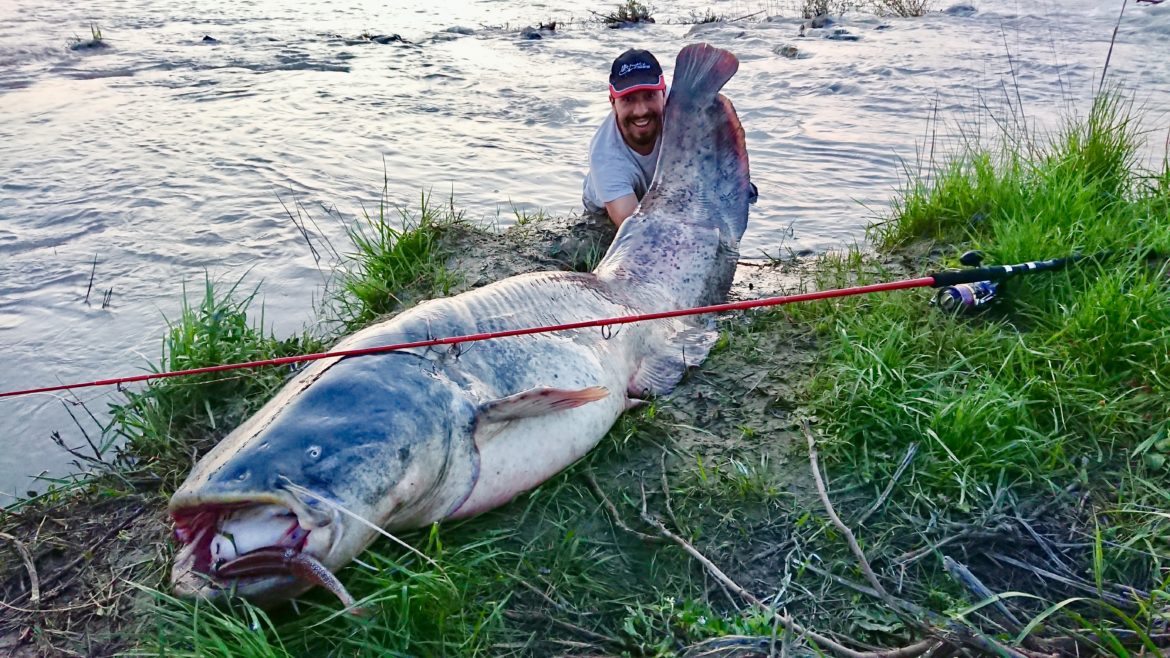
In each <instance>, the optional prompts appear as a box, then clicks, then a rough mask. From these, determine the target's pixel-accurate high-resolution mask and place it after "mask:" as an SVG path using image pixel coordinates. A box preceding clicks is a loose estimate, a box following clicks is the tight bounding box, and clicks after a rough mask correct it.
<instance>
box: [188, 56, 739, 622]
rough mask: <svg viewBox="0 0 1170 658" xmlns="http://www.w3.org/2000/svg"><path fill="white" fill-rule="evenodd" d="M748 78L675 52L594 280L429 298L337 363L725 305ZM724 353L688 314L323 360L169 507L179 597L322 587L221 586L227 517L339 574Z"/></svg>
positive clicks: (489, 502) (573, 447) (724, 65)
mask: <svg viewBox="0 0 1170 658" xmlns="http://www.w3.org/2000/svg"><path fill="white" fill-rule="evenodd" d="M736 66H737V63H736V60H735V58H734V56H732V55H731V54H730V53H727V52H725V51H720V50H718V49H715V48H712V47H711V46H707V45H705V44H703V45H697V46H689V47H688V48H686V49H684V51H683V52H682V53H680V55H679V62H678V65H677V66H676V76H675V83H674V88H673V91H672V94H671V98H670V100H669V102H668V104H667V109H666V121H665V126H666V129H665V132H664V134H663V144H662V148H661V156H660V158H661V159H660V164H659V167H658V174H657V178H656V179H655V181H654V183H653V184H652V185H651V189H650V191H649V193H648V194H647V196H646V198H645V199H644V200H643V203H642V205H641V207H640V209H639V210H638V212H636V213H635V214H634V215H633V216H632V217H631V218H629V219H627V220H626V222H625V223H624V224H623V225H622V228H621V230H620V231H619V233H618V235H617V238H616V239H615V242H614V245H613V247H612V248H611V250H610V252H609V253H608V255H607V256H606V258H605V260H604V261H603V262H602V264H601V265H599V267H598V268H597V270H596V272H595V273H568V272H542V273H535V274H527V275H521V276H516V277H511V278H509V279H506V280H503V281H500V282H497V283H495V284H492V285H489V286H485V287H483V288H480V289H478V290H473V291H470V292H466V293H463V294H460V295H457V296H454V297H450V298H445V299H437V300H432V301H429V302H425V303H423V304H420V305H418V306H416V307H414V308H412V309H410V310H407V311H405V312H403V313H402V314H400V315H398V316H397V317H395V318H393V319H390V320H387V321H385V322H382V323H380V324H377V325H374V326H372V327H369V328H367V329H364V330H362V331H359V332H357V333H356V334H354V335H352V336H350V337H349V338H347V339H346V340H344V341H342V342H341V343H340V344H338V345H337V346H336V349H339V350H345V349H358V348H362V347H370V346H377V345H386V344H391V343H398V342H411V341H419V340H426V339H430V338H435V337H443V336H457V335H464V334H472V333H481V332H489V331H499V330H506V329H516V328H522V327H531V326H539V325H551V324H560V323H568V322H575V321H580V320H586V319H595V318H604V317H615V316H624V315H631V314H635V313H642V312H647V311H656V310H663V309H666V308H682V307H686V306H690V305H694V304H700V303H710V302H714V301H719V300H721V299H723V298H724V296H725V295H726V292H727V287H728V285H729V284H730V280H731V274H732V273H733V272H734V266H735V257H736V251H737V245H738V241H739V238H740V237H741V236H742V234H743V231H744V227H745V226H746V220H747V189H748V181H747V155H746V149H745V148H744V143H743V131H742V129H741V128H740V126H739V122H738V120H737V119H736V118H735V113H734V110H733V109H732V108H731V105H730V103H728V102H727V101H726V99H724V98H722V97H721V96H718V95H717V92H718V90H719V89H720V88H721V87H722V86H723V84H724V83H725V82H726V81H727V79H729V78H730V77H731V75H733V74H734V73H735V69H736ZM713 339H714V335H713V334H712V333H711V332H710V331H708V330H707V329H706V326H705V324H703V323H702V322H695V321H691V320H678V319H674V320H660V321H654V322H640V323H634V324H627V325H621V326H617V327H613V328H611V329H605V330H603V329H600V328H592V329H581V330H572V331H562V332H555V333H542V334H535V335H528V336H515V337H509V338H502V339H494V340H489V341H481V342H475V343H469V344H462V345H457V346H439V347H434V348H417V349H412V350H407V351H400V352H392V353H385V354H377V355H370V356H363V357H352V358H335V359H328V360H324V361H320V362H317V363H315V364H314V365H312V366H310V367H309V368H306V370H305V371H304V372H302V373H300V374H299V375H298V376H297V377H296V378H294V379H293V381H291V382H289V384H287V385H286V386H285V388H284V389H282V391H281V392H280V393H279V394H278V395H277V396H276V397H275V398H274V399H273V400H272V401H270V402H269V403H268V404H266V405H265V406H264V407H263V408H262V409H261V410H260V411H259V412H257V414H256V415H255V416H253V417H252V418H251V419H249V421H248V422H246V423H245V424H244V425H242V426H241V427H240V428H238V429H237V430H236V431H235V432H233V433H232V434H230V435H229V436H228V437H227V438H225V439H224V440H223V441H222V442H220V444H219V445H217V446H216V447H215V448H214V449H212V450H211V451H210V452H209V453H208V454H207V455H206V456H205V457H204V458H203V459H201V460H200V461H199V462H198V463H197V464H196V466H195V468H194V469H193V471H192V473H191V474H190V476H189V477H188V478H187V480H186V481H185V482H184V483H183V485H182V486H181V487H180V488H179V490H178V491H176V492H175V494H174V496H173V497H172V499H171V503H170V511H171V514H172V516H173V517H174V518H175V520H176V524H177V528H179V529H180V530H181V532H183V533H185V535H186V536H187V539H185V541H186V542H187V544H186V545H185V547H184V549H183V550H182V551H181V552H180V555H179V557H178V558H176V562H175V567H174V570H173V572H172V582H173V584H174V586H175V590H176V592H178V593H180V594H183V595H201V596H217V595H219V594H222V593H223V592H224V591H225V590H226V589H227V588H235V591H237V592H238V593H240V594H243V595H245V596H249V597H251V598H253V599H255V600H257V601H260V602H262V603H266V602H272V601H277V600H280V599H282V598H286V597H288V596H293V595H295V594H297V593H299V592H301V591H303V590H304V589H306V588H307V587H308V585H307V584H305V583H304V582H300V581H297V580H296V579H295V578H293V577H292V576H291V575H274V576H266V577H263V578H255V579H247V580H240V581H236V582H231V583H215V582H212V581H211V579H209V578H208V577H207V575H206V573H204V572H205V570H206V569H207V568H208V566H207V562H208V559H207V556H206V555H204V554H203V553H202V552H201V550H202V549H201V548H200V547H201V546H202V543H201V542H202V541H205V540H201V539H198V537H204V538H206V537H207V536H208V535H206V534H201V533H206V532H211V533H214V532H216V528H215V527H214V525H209V524H213V523H214V522H215V521H214V519H217V518H219V517H218V516H216V515H218V514H221V513H222V511H217V510H223V509H225V508H231V507H232V506H238V505H252V504H277V505H283V506H285V507H287V508H288V509H289V510H291V512H293V513H295V515H296V517H295V518H296V522H297V523H299V524H300V526H301V527H302V528H303V529H306V530H308V534H307V535H306V536H307V539H306V540H305V544H304V546H303V548H302V549H301V550H303V551H304V552H305V553H306V554H308V555H309V556H311V557H312V558H314V559H316V560H319V561H320V563H321V564H323V565H324V566H325V567H326V568H328V569H330V570H337V569H339V568H340V567H342V566H344V565H345V564H346V563H348V562H349V561H350V560H352V559H353V558H354V557H356V556H357V555H358V554H359V553H360V552H361V551H362V550H364V549H365V548H366V547H367V546H368V545H369V544H370V543H371V542H372V541H373V540H374V539H375V538H376V536H377V534H376V531H375V530H374V529H372V528H370V527H367V526H366V525H364V524H362V523H355V522H353V521H352V520H351V519H350V518H349V515H351V514H352V515H357V516H360V517H361V518H363V519H366V520H368V521H369V522H371V523H372V524H375V525H377V526H379V527H382V528H386V529H389V530H394V529H401V528H413V527H420V526H425V525H427V524H430V523H432V522H434V521H439V520H442V519H445V518H453V517H454V518H458V517H466V516H471V515H474V514H478V513H480V512H483V511H486V510H488V509H491V508H493V507H496V506H498V505H501V504H504V503H506V502H507V501H509V500H510V499H512V498H513V497H514V496H516V495H517V494H519V493H522V492H524V491H527V490H529V489H531V488H533V487H535V486H537V485H538V484H540V483H541V482H543V481H545V480H547V479H548V478H550V477H552V476H553V475H555V474H556V473H558V472H560V471H561V470H562V469H564V468H565V467H567V466H569V465H570V464H572V463H573V462H574V461H576V460H578V459H580V458H581V457H582V456H584V455H585V454H586V453H587V452H588V451H589V450H590V449H591V448H593V447H594V446H595V445H596V444H597V443H598V442H599V441H600V440H601V438H602V437H604V436H605V434H606V432H607V431H608V430H609V428H610V427H611V426H612V425H613V423H614V421H616V419H617V418H618V416H619V415H620V414H621V413H622V412H623V411H624V410H625V409H626V408H627V406H628V404H629V398H628V397H627V395H628V394H632V395H640V394H643V393H656V394H662V393H666V392H669V391H670V389H671V388H673V386H674V385H675V383H677V381H678V380H679V378H681V377H682V375H683V373H684V371H685V369H686V368H687V367H688V366H691V365H695V364H697V363H699V362H701V361H702V359H703V358H704V357H705V356H706V353H707V350H708V349H709V348H710V345H711V342H712V341H713ZM339 508H344V510H345V514H342V513H340V512H339ZM209 515H210V516H209ZM208 518H210V519H213V520H212V521H207V519H208ZM193 536H194V537H197V538H196V539H192V538H191V537H193ZM298 536H299V535H298Z"/></svg>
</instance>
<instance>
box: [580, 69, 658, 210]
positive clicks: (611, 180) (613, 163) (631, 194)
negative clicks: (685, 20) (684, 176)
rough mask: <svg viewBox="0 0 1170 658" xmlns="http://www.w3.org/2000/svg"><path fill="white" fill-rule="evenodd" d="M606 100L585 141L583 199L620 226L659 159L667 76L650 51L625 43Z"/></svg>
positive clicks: (632, 207) (652, 173)
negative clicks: (589, 138) (597, 122)
mask: <svg viewBox="0 0 1170 658" xmlns="http://www.w3.org/2000/svg"><path fill="white" fill-rule="evenodd" d="M609 105H610V107H612V108H613V112H611V113H610V114H609V115H608V116H606V118H605V121H603V122H602V123H601V126H599V127H598V128H597V132H596V133H595V134H594V135H593V141H592V142H590V143H589V173H588V174H587V175H586V176H585V183H584V186H583V190H582V201H583V202H584V204H585V209H586V210H588V211H589V212H591V213H595V214H605V215H608V216H609V218H610V220H611V221H613V223H614V225H615V226H621V224H622V222H623V221H625V219H626V218H627V217H629V216H630V215H632V214H634V209H636V208H637V207H638V202H639V201H641V199H642V197H643V196H645V194H646V190H648V189H650V182H651V181H652V180H654V168H655V166H656V165H657V164H658V142H659V138H660V137H661V136H662V112H663V109H664V108H665V107H666V78H665V76H663V75H662V67H661V66H660V65H659V64H658V60H657V59H655V58H654V55H651V54H650V53H649V52H647V51H645V50H635V49H630V50H627V51H626V52H624V53H622V54H621V55H619V56H618V58H617V59H615V60H614V61H613V66H611V67H610V72H609Z"/></svg>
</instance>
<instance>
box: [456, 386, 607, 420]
mask: <svg viewBox="0 0 1170 658" xmlns="http://www.w3.org/2000/svg"><path fill="white" fill-rule="evenodd" d="M608 395H609V389H608V388H606V387H604V386H590V387H588V388H582V389H580V390H570V389H564V388H547V387H541V388H530V389H528V390H527V391H521V392H520V393H517V394H515V395H509V396H508V397H506V398H500V399H498V400H492V401H490V402H485V403H483V404H482V405H480V407H479V412H480V414H482V416H481V417H482V418H483V419H484V420H486V421H490V422H499V421H504V420H515V419H517V418H530V417H532V416H542V415H544V414H549V413H552V412H554V411H562V410H564V409H573V408H575V407H579V406H581V405H583V404H589V403H590V402H596V401H598V400H604V399H605V398H606V397H607V396H608Z"/></svg>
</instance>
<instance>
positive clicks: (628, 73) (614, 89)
mask: <svg viewBox="0 0 1170 658" xmlns="http://www.w3.org/2000/svg"><path fill="white" fill-rule="evenodd" d="M665 89H666V77H665V76H664V75H662V66H661V65H659V64H658V60H657V59H654V55H651V54H650V52H649V51H646V50H637V49H634V48H631V49H629V50H627V51H626V52H624V53H622V54H621V55H618V58H617V59H615V60H613V66H612V67H610V70H609V94H610V96H613V97H614V98H620V97H622V96H625V95H626V94H632V93H634V92H636V91H646V90H658V91H662V90H665Z"/></svg>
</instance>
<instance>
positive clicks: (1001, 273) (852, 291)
mask: <svg viewBox="0 0 1170 658" xmlns="http://www.w3.org/2000/svg"><path fill="white" fill-rule="evenodd" d="M964 258H965V259H966V258H967V255H965V256H964ZM1084 258H1088V256H1083V255H1081V254H1074V255H1072V256H1067V257H1065V258H1053V259H1050V260H1043V261H1030V262H1027V263H1020V264H1018V265H993V266H989V267H969V268H966V269H961V270H945V271H942V272H936V273H934V274H930V275H927V276H924V277H919V278H916V279H903V280H900V281H891V282H887V283H874V284H870V285H865V286H854V287H850V288H836V289H833V290H822V291H818V292H809V293H800V294H796V295H781V296H778V297H764V298H760V299H751V300H746V301H740V302H727V303H724V304H712V305H710V306H697V307H694V308H685V309H679V310H675V311H660V312H657V313H642V314H638V315H627V316H620V317H613V318H602V319H598V320H584V321H581V322H568V323H564V324H555V325H547V326H540V327H526V328H523V329H506V330H502V331H488V332H483V333H476V334H465V335H461V336H449V337H446V338H429V339H427V340H420V341H414V342H409V343H396V344H392V345H379V346H376V347H365V348H361V349H352V350H334V351H330V352H317V353H314V354H302V355H297V356H285V357H279V358H275V359H263V360H259V361H247V362H243V363H227V364H221V365H215V366H205V367H202V368H191V369H188V370H173V371H169V372H152V373H146V374H142V375H132V376H128V377H115V378H112V379H99V380H95V381H91V382H80V383H75V384H58V385H55V386H44V387H40V388H30V389H25V390H19V391H5V392H0V398H7V397H16V396H21V395H32V394H35V393H50V392H53V391H63V390H70V389H77V388H90V387H94V386H114V385H119V386H120V385H122V384H130V383H134V382H143V381H151V380H156V379H166V378H170V377H186V376H191V375H203V374H208V373H215V372H225V371H229V370H241V369H244V368H259V367H264V366H281V365H291V364H296V363H305V362H308V361H318V360H321V359H330V358H339V357H358V356H368V355H371V354H385V353H387V352H396V351H400V350H408V349H414V348H418V347H432V346H435V345H458V344H461V343H473V342H477V341H481V340H490V339H494V338H508V337H512V336H527V335H531V334H541V333H550V332H555V331H571V330H574V329H588V328H591V327H612V325H621V324H630V323H633V322H646V321H649V320H664V319H668V318H678V317H684V316H689V315H705V314H707V313H723V312H725V311H743V310H747V309H752V308H764V307H770V306H782V305H785V304H796V303H799V302H810V301H816V300H821V299H833V298H836V297H850V296H853V295H867V294H870V293H875V292H886V291H890V290H906V289H910V288H940V289H943V290H946V289H950V288H955V287H957V286H960V285H963V284H974V283H979V282H984V281H1002V280H1004V279H1007V278H1009V277H1012V276H1016V275H1020V274H1026V273H1032V272H1042V271H1051V270H1057V269H1060V268H1063V267H1065V266H1067V265H1070V264H1072V263H1075V262H1077V261H1080V260H1082V259H1084ZM968 260H970V259H968ZM974 262H977V259H976V260H975V261H974ZM940 292H942V291H940ZM608 330H609V329H607V331H608Z"/></svg>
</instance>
